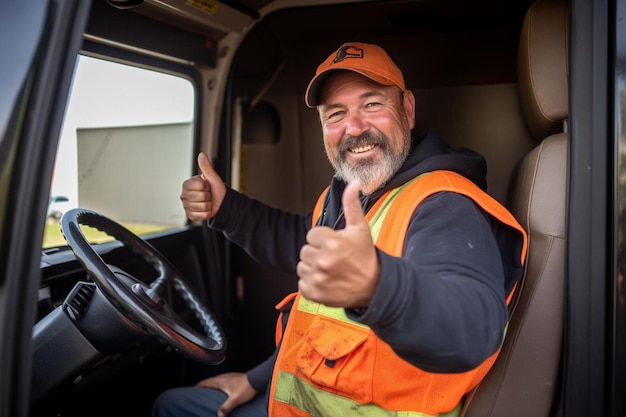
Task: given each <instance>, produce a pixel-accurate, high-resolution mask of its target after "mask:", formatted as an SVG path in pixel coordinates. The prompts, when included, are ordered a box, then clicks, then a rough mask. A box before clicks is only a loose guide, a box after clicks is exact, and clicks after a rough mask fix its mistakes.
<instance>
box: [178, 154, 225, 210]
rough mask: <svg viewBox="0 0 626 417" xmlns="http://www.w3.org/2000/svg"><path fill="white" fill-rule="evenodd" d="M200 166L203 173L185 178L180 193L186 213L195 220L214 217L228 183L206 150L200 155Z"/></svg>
mask: <svg viewBox="0 0 626 417" xmlns="http://www.w3.org/2000/svg"><path fill="white" fill-rule="evenodd" d="M198 166H199V167H200V171H201V172H202V174H200V175H196V176H193V177H191V178H189V179H187V180H185V181H184V182H183V191H182V193H181V194H180V200H181V201H182V203H183V208H184V209H185V214H186V215H187V218H188V219H189V220H193V221H196V220H207V219H210V218H212V217H214V216H215V215H216V214H217V212H218V210H219V209H220V206H221V205H222V201H224V196H225V195H226V185H224V182H223V181H222V178H221V177H220V176H219V175H218V174H217V172H215V170H214V169H213V166H212V165H211V162H209V157H208V156H207V155H206V154H205V153H204V152H200V154H199V155H198Z"/></svg>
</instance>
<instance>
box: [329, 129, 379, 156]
mask: <svg viewBox="0 0 626 417" xmlns="http://www.w3.org/2000/svg"><path fill="white" fill-rule="evenodd" d="M365 145H375V146H380V147H381V148H384V149H386V148H387V147H388V146H389V139H388V138H387V136H385V135H384V134H382V133H373V132H366V133H363V134H362V135H359V136H352V135H346V136H345V137H344V138H343V140H342V141H341V143H340V144H339V147H338V149H339V153H341V154H343V153H345V152H347V151H349V150H350V149H353V148H357V147H359V146H365Z"/></svg>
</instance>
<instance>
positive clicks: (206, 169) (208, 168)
mask: <svg viewBox="0 0 626 417" xmlns="http://www.w3.org/2000/svg"><path fill="white" fill-rule="evenodd" d="M198 167H199V168H200V171H201V172H202V176H203V177H204V179H205V180H206V181H209V182H211V183H213V181H214V180H217V181H220V182H221V181H222V179H221V177H220V176H219V174H218V173H217V172H215V170H214V169H213V165H211V161H209V157H208V156H207V154H205V153H204V152H200V153H199V154H198Z"/></svg>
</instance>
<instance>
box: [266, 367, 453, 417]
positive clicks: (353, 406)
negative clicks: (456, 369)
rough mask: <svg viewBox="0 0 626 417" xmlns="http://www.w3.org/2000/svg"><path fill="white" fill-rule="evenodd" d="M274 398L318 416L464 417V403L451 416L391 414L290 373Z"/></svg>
mask: <svg viewBox="0 0 626 417" xmlns="http://www.w3.org/2000/svg"><path fill="white" fill-rule="evenodd" d="M274 399H275V400H277V401H281V402H284V403H287V404H290V405H291V406H293V407H296V408H299V409H300V410H303V411H306V412H307V413H309V414H310V415H312V416H315V417H339V416H359V417H457V416H459V415H461V407H462V404H459V405H458V406H457V407H456V408H455V409H454V410H452V411H450V412H449V413H445V414H437V415H436V416H433V415H432V414H424V413H419V412H417V411H388V410H385V409H383V408H380V407H378V406H376V405H374V404H359V403H358V402H356V401H354V400H351V399H349V398H346V397H341V396H338V395H335V394H331V393H329V392H327V391H324V390H321V389H317V388H315V387H313V386H311V385H309V384H307V383H306V382H303V381H301V380H300V379H298V378H297V377H296V376H295V375H292V374H290V373H288V372H280V373H279V374H278V386H277V388H276V391H275V395H274Z"/></svg>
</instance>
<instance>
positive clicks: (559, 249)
mask: <svg viewBox="0 0 626 417" xmlns="http://www.w3.org/2000/svg"><path fill="white" fill-rule="evenodd" d="M567 21H568V5H567V2H566V0H538V1H537V2H535V3H534V4H533V5H532V6H531V7H530V8H529V10H528V12H527V14H526V18H525V20H524V24H523V28H522V33H521V39H520V46H519V48H520V49H519V60H518V85H519V94H520V102H521V106H522V111H523V113H524V117H525V119H526V123H527V126H528V129H529V131H530V132H531V134H532V135H533V137H535V138H536V139H537V141H538V142H539V144H538V145H537V146H536V147H535V148H534V149H533V150H532V151H531V152H529V153H528V154H527V155H526V156H525V157H524V158H523V159H522V160H521V161H520V163H519V165H518V166H517V167H516V172H515V174H514V177H513V180H512V183H511V188H510V194H509V201H508V204H509V208H510V209H511V211H512V212H513V214H514V215H515V216H516V218H517V219H518V221H519V222H520V223H521V225H522V226H523V227H524V228H525V229H526V231H527V232H528V238H529V239H528V242H529V243H528V254H527V258H526V267H525V273H524V277H523V278H522V280H521V281H520V284H518V289H517V294H516V295H517V298H516V300H515V304H514V305H513V307H512V310H511V318H510V321H509V326H508V329H507V334H506V338H505V340H504V344H503V347H502V351H501V353H500V356H499V357H498V359H497V361H496V363H495V364H494V366H493V368H492V369H491V371H490V372H489V374H488V375H487V376H486V378H485V379H484V380H483V382H481V384H480V385H479V386H478V387H477V388H476V389H475V390H474V391H473V392H471V393H470V394H469V395H468V397H467V399H466V402H465V406H464V409H463V413H462V415H463V416H464V417H478V416H480V417H486V416H493V417H495V416H499V417H500V416H506V417H518V416H519V417H528V416H532V417H544V416H550V415H555V413H556V410H555V407H556V403H555V401H554V400H555V398H556V396H557V393H558V389H559V375H560V363H561V358H562V348H563V329H564V317H565V314H564V313H565V279H566V232H567V230H566V215H567V178H568V177H567V169H568V165H567V161H568V149H567V148H568V135H567V118H568V72H567V60H568V53H567V48H568V41H567V37H568V26H567Z"/></svg>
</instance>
